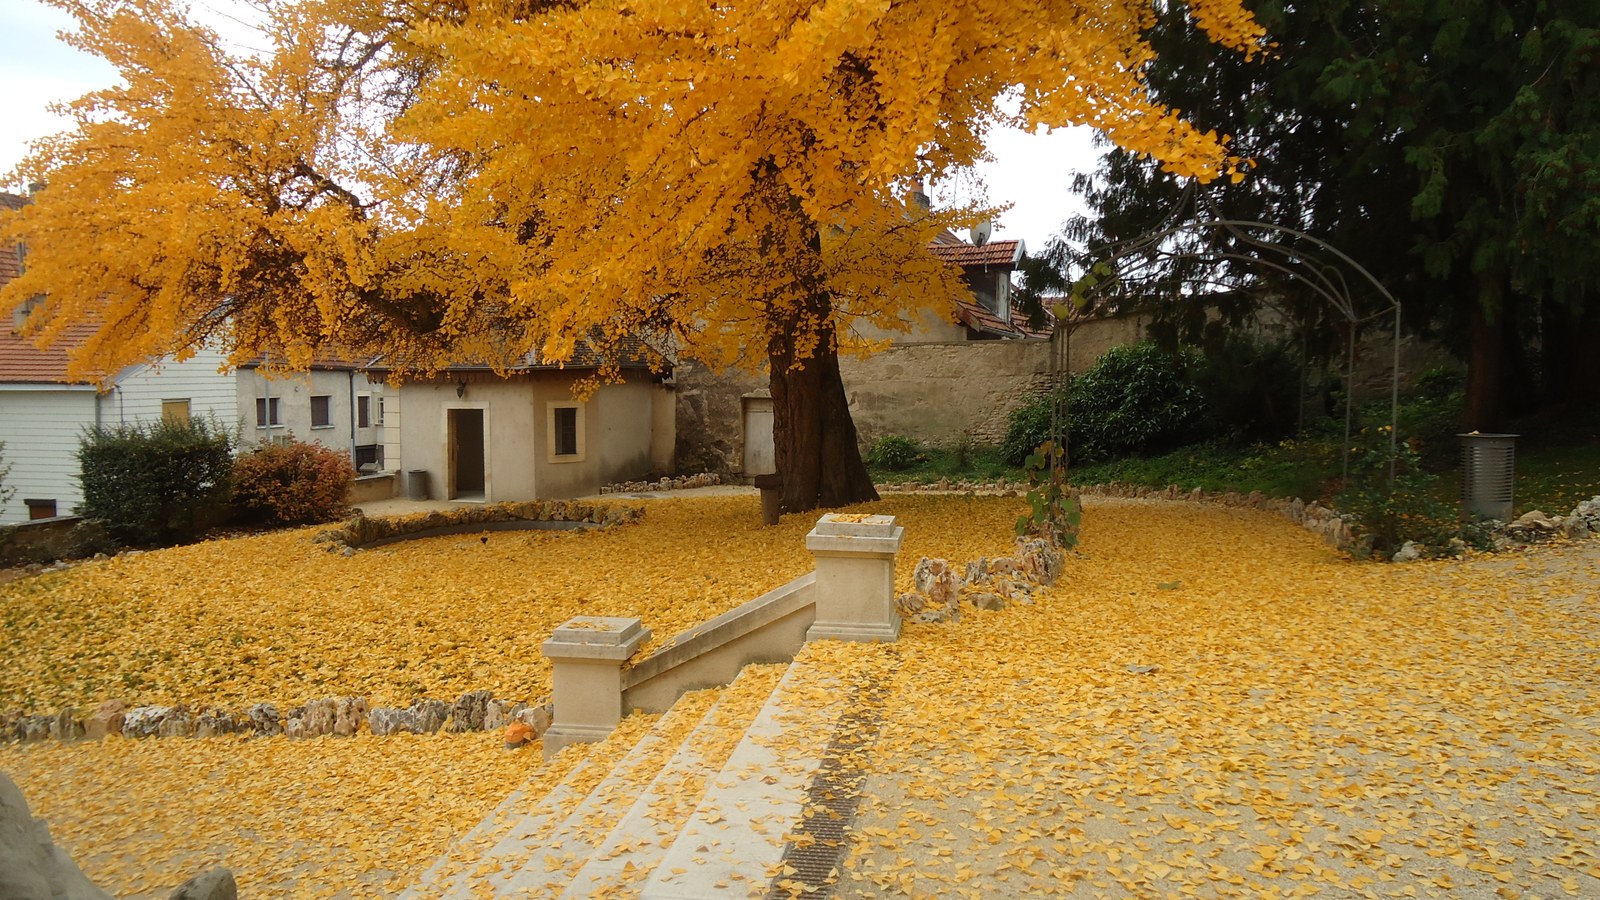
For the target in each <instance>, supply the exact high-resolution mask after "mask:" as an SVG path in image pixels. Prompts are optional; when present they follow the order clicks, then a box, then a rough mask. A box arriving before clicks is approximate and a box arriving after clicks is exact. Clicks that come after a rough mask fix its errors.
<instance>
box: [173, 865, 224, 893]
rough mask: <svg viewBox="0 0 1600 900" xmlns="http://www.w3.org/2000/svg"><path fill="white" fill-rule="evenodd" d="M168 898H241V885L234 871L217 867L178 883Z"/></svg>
mask: <svg viewBox="0 0 1600 900" xmlns="http://www.w3.org/2000/svg"><path fill="white" fill-rule="evenodd" d="M168 900H239V886H238V884H236V883H235V882H234V880H233V873H232V872H230V871H228V870H227V869H223V868H216V869H212V870H211V871H209V872H201V873H200V874H199V875H196V876H195V877H193V878H191V879H189V880H188V881H185V882H184V883H183V884H180V885H178V889H177V890H175V891H173V892H172V895H171V896H170V897H169V898H168Z"/></svg>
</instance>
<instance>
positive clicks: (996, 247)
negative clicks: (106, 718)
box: [928, 241, 1022, 267]
mask: <svg viewBox="0 0 1600 900" xmlns="http://www.w3.org/2000/svg"><path fill="white" fill-rule="evenodd" d="M928 249H929V250H932V251H933V255H934V256H937V257H939V258H940V259H942V260H944V261H945V262H948V263H954V264H956V265H958V266H962V267H970V266H1015V265H1016V264H1017V261H1018V260H1019V259H1020V258H1021V257H1022V253H1021V249H1022V242H1021V241H990V242H989V243H987V244H981V245H974V244H967V243H959V244H947V243H943V242H935V243H932V244H929V245H928Z"/></svg>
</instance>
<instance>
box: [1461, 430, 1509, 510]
mask: <svg viewBox="0 0 1600 900" xmlns="http://www.w3.org/2000/svg"><path fill="white" fill-rule="evenodd" d="M1520 436H1521V435H1515V434H1480V433H1478V432H1476V431H1475V432H1473V433H1471V434H1458V435H1456V437H1458V438H1460V439H1461V507H1462V509H1464V510H1466V511H1467V512H1469V513H1471V514H1473V515H1476V516H1482V517H1483V518H1486V519H1499V520H1500V521H1502V522H1509V521H1511V494H1512V490H1511V489H1512V484H1513V482H1515V481H1516V474H1517V438H1518V437H1520Z"/></svg>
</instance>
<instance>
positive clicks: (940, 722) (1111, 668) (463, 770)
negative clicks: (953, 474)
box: [0, 497, 1600, 897]
mask: <svg viewBox="0 0 1600 900" xmlns="http://www.w3.org/2000/svg"><path fill="white" fill-rule="evenodd" d="M752 501H753V498H748V497H746V498H732V499H717V500H705V499H675V500H670V501H660V502H656V503H651V504H650V506H649V511H648V514H647V518H646V520H645V521H644V523H642V524H640V525H637V526H633V527H631V528H627V529H619V530H617V531H614V532H608V533H605V534H590V535H572V534H559V535H554V534H539V533H523V534H495V535H491V536H490V540H489V542H488V543H487V544H483V543H480V542H479V541H478V540H477V538H476V537H467V538H442V539H434V540H431V541H425V542H418V543H416V544H409V545H397V546H396V547H394V548H390V549H389V550H380V551H373V552H369V553H364V554H359V555H357V556H355V557H350V558H345V557H339V556H335V555H330V554H325V553H323V552H322V551H321V550H318V549H315V548H311V547H309V546H308V545H307V543H306V542H307V540H308V535H307V533H304V532H301V533H290V534H285V535H275V536H268V537H262V538H254V539H245V540H239V541H233V542H228V543H225V544H218V545H208V546H204V547H195V548H186V549H182V550H174V551H166V552H164V553H154V554H147V555H145V556H140V557H135V558H133V559H124V560H120V561H117V562H114V563H107V564H100V565H96V566H86V567H82V568H80V569H78V570H75V571H73V572H70V573H65V574H63V575H60V576H54V577H52V578H50V579H45V580H35V581H30V582H24V583H22V585H20V586H18V585H12V586H7V587H5V588H0V604H3V609H4V621H5V622H6V625H5V628H6V629H7V632H6V634H5V635H4V640H5V644H4V649H0V653H5V654H7V656H6V658H5V659H4V660H3V663H4V665H3V666H0V678H3V679H5V681H4V686H3V696H5V697H6V699H7V702H8V703H15V702H16V701H17V699H19V698H31V697H34V696H36V695H37V696H41V697H45V698H47V699H45V700H44V701H42V702H41V703H40V704H39V707H40V708H54V707H55V706H57V705H60V704H61V703H63V702H73V703H77V702H80V701H79V700H77V699H75V698H76V697H78V696H79V694H76V693H74V691H73V689H72V687H71V685H72V684H73V683H74V682H75V681H78V680H80V679H84V678H88V677H94V678H97V679H100V680H101V681H116V680H118V679H120V677H121V674H122V673H123V672H128V673H130V674H139V673H140V670H139V669H138V668H136V667H125V666H123V664H121V663H116V662H114V661H115V660H117V659H118V654H117V653H105V652H101V651H103V650H104V649H105V648H112V647H114V648H118V650H119V651H123V652H125V651H126V650H127V649H129V648H132V649H139V648H141V646H142V647H145V648H147V649H148V650H149V651H150V652H149V654H148V655H146V656H144V657H141V658H142V659H144V660H146V665H147V667H148V666H154V665H155V663H156V662H159V661H160V660H161V658H162V656H161V654H163V653H171V654H172V657H171V660H172V661H170V662H169V663H168V664H167V665H166V666H165V668H161V667H157V671H155V672H152V673H150V675H149V677H150V678H151V681H150V685H149V687H148V688H145V689H144V690H143V692H137V693H130V692H117V691H101V692H99V693H97V694H94V695H93V697H92V699H98V697H99V696H101V695H105V696H112V695H118V696H123V697H125V698H126V699H129V700H134V701H139V702H149V701H154V700H159V699H190V700H191V702H211V701H213V700H216V701H224V702H231V701H232V700H233V698H238V699H239V700H241V701H242V700H245V699H262V698H278V699H281V700H298V699H303V698H305V697H308V696H318V695H322V694H332V693H365V694H369V695H372V696H373V697H374V698H376V699H379V700H382V699H384V698H391V699H402V700H405V699H409V698H410V697H411V696H414V695H415V693H426V694H429V695H432V696H440V697H446V696H450V695H452V694H453V693H454V692H457V691H459V690H464V689H467V688H469V687H491V688H494V689H495V690H496V691H497V693H499V694H501V695H507V696H521V695H532V694H535V693H539V692H542V691H543V690H544V681H543V679H544V678H545V677H546V676H545V673H544V670H543V669H542V668H541V667H540V665H539V660H538V658H537V657H538V653H537V644H538V641H539V640H540V639H541V638H542V637H543V633H544V632H545V631H547V630H548V626H549V625H553V624H555V623H557V622H559V621H561V620H562V619H564V618H565V617H566V616H568V615H570V614H572V613H575V612H588V613H596V612H601V613H630V614H638V615H642V616H643V618H645V620H646V622H647V623H648V624H650V625H651V626H652V627H654V628H655V629H656V634H657V636H658V638H664V637H665V636H666V635H669V634H671V633H673V632H674V631H676V630H678V629H680V628H683V627H687V626H688V625H690V624H693V623H696V622H699V621H702V620H703V619H704V618H707V617H709V616H710V615H712V614H714V613H715V612H719V611H721V610H722V609H724V608H726V607H727V606H729V605H732V604H733V603H736V602H738V601H740V600H743V599H746V598H748V597H749V596H753V595H754V593H755V592H758V591H760V590H763V589H765V588H767V587H770V586H772V585H774V584H777V583H780V582H782V581H783V580H785V579H787V578H789V577H791V576H792V575H794V574H798V573H799V572H800V571H802V570H804V569H805V568H807V567H808V565H809V560H808V558H807V555H806V554H805V551H804V549H803V547H802V539H803V535H804V532H805V531H806V530H807V529H808V528H809V526H810V524H811V523H810V521H809V519H808V520H800V519H799V518H798V517H789V518H788V519H786V521H785V523H784V525H782V526H780V527H778V528H775V529H761V528H760V527H759V526H758V525H757V516H756V511H755V509H754V503H753V502H752ZM871 508H872V509H873V511H880V510H882V511H888V512H892V513H894V514H896V515H898V516H900V517H901V521H902V522H903V523H904V524H905V525H906V526H907V548H906V551H905V552H904V553H903V556H902V559H901V576H902V579H904V578H905V576H906V575H907V574H908V572H909V568H910V566H911V565H912V564H913V563H914V562H915V559H916V557H917V556H919V555H922V554H930V555H944V556H949V557H951V558H954V559H957V560H965V559H968V558H971V557H973V556H976V555H980V554H983V553H993V552H995V551H997V550H1000V549H1001V548H1005V547H1007V546H1008V545H1009V543H1010V540H1009V535H1010V526H1011V522H1012V521H1013V520H1014V517H1015V516H1016V514H1017V511H1018V508H1019V501H1018V500H1016V499H1015V498H1011V499H967V498H961V497H944V498H927V497H896V498H893V499H892V500H889V501H885V503H884V504H881V505H877V506H874V507H871ZM865 509H867V508H866V507H863V511H864V510H865ZM1080 550H1081V552H1080V553H1078V554H1077V555H1075V556H1074V557H1072V558H1070V559H1069V560H1068V563H1067V575H1066V578H1065V579H1064V582H1063V584H1062V585H1060V586H1058V587H1057V588H1056V589H1055V590H1053V591H1051V592H1048V593H1046V594H1043V595H1042V596H1041V597H1040V598H1039V599H1038V601H1037V602H1036V603H1035V604H1033V605H1032V606H1012V607H1009V608H1007V609H1005V610H1002V611H999V612H977V611H973V610H970V609H969V610H967V611H966V614H965V616H964V618H963V619H962V621H961V622H960V623H959V624H953V625H908V626H907V627H906V629H905V632H904V635H903V636H902V639H901V640H900V641H899V642H898V643H897V644H896V645H894V647H893V648H892V651H891V650H885V649H884V648H881V647H866V646H860V645H856V646H853V647H851V648H835V649H832V650H830V651H829V652H834V653H840V652H843V653H847V654H856V655H862V656H863V657H864V658H867V659H869V660H870V659H871V658H872V657H871V654H884V653H889V652H892V654H893V655H892V657H890V656H884V657H882V658H881V660H880V677H881V678H882V679H883V681H884V683H885V684H886V685H887V686H888V687H889V689H890V690H889V692H888V695H887V697H886V706H885V715H886V719H885V721H884V724H883V729H882V732H881V734H880V735H879V737H878V740H877V743H876V744H875V745H874V746H873V748H872V751H871V756H870V772H869V776H868V779H867V782H866V787H865V789H866V793H867V801H866V805H865V809H864V812H863V818H862V820H861V822H860V823H859V827H858V828H857V830H856V832H855V835H856V836H855V839H854V843H853V845H852V853H851V857H850V859H849V860H848V862H847V864H846V866H845V867H844V871H843V873H842V881H843V884H842V888H843V890H842V891H841V893H842V894H843V895H845V896H863V895H876V896H897V897H899V896H914V897H922V896H961V895H970V896H984V897H995V896H1027V895H1051V894H1067V893H1076V894H1080V895H1083V896H1098V895H1111V896H1118V895H1125V896H1156V895H1161V896H1165V895H1169V894H1171V895H1176V896H1184V895H1197V896H1215V895H1222V894H1233V895H1238V896H1261V895H1268V894H1273V893H1280V894H1293V893H1318V894H1319V895H1321V896H1332V897H1343V896H1361V895H1367V894H1370V895H1374V896H1395V895H1402V894H1406V893H1408V892H1409V893H1411V894H1413V895H1420V896H1452V897H1453V896H1483V897H1492V896H1497V895H1500V896H1513V895H1527V896H1532V895H1543V896H1563V895H1569V896H1600V856H1597V853H1600V851H1596V850H1594V848H1595V847H1596V846H1600V696H1597V691H1596V687H1595V681H1596V679H1595V671H1596V660H1597V659H1600V610H1597V606H1596V595H1597V594H1600V542H1591V543H1589V544H1587V545H1577V546H1574V545H1569V546H1565V547H1555V548H1550V549H1547V550H1544V551H1540V552H1537V553H1533V554H1529V555H1526V556H1520V557H1509V558H1503V559H1487V560H1486V559H1475V560H1468V561H1465V562H1454V561H1448V562H1436V563H1425V564H1414V565H1404V566H1381V565H1373V564H1361V563H1351V562H1349V561H1346V560H1343V559H1341V558H1340V557H1338V556H1337V555H1336V554H1335V553H1333V552H1332V551H1330V550H1328V549H1327V548H1325V547H1324V546H1323V545H1322V544H1321V543H1320V542H1319V541H1318V540H1317V539H1316V538H1315V537H1314V536H1312V535H1310V534H1309V533H1307V532H1305V531H1303V530H1300V529H1296V528H1294V527H1292V526H1290V525H1288V524H1287V523H1286V522H1284V521H1283V520H1282V519H1280V518H1277V517H1275V516H1272V515H1268V514H1265V513H1259V512H1255V511H1246V510H1226V509H1220V508H1215V507H1201V506H1189V505H1185V504H1175V503H1140V502H1130V501H1121V502H1117V501H1099V502H1094V503H1092V505H1091V507H1090V509H1089V511H1088V514H1087V516H1086V519H1085V529H1084V535H1083V544H1082V545H1081V548H1080ZM646 585H654V587H653V589H651V590H645V589H644V588H645V586H646ZM85 601H95V602H96V603H98V604H100V606H99V608H97V609H96V610H95V611H94V612H93V613H88V612H83V611H82V609H81V606H82V604H83V603H84V602H85ZM136 613H137V614H136ZM424 613H425V615H424ZM369 619H376V620H377V621H370V622H369V621H367V620H369ZM385 619H389V621H384V620H385ZM24 620H26V624H25V626H23V625H19V623H22V622H23V621H24ZM419 620H422V621H426V622H430V623H431V624H432V626H433V630H432V631H429V630H427V629H426V628H425V627H421V626H417V625H415V624H413V623H415V622H416V621H419ZM547 623H548V624H547ZM244 627H249V628H250V629H252V632H251V634H252V640H253V641H256V642H258V643H260V642H267V643H269V644H275V645H277V646H279V647H280V648H281V649H279V650H276V651H273V652H272V654H269V655H268V656H267V657H265V658H264V660H265V661H264V662H263V661H258V662H257V663H244V662H242V661H241V662H238V663H236V664H235V667H236V668H238V669H240V671H238V672H225V673H224V674H225V676H226V677H223V678H220V679H214V680H213V681H211V682H209V683H208V682H206V681H204V680H202V679H201V678H197V677H191V676H188V675H186V674H185V673H188V672H191V671H194V670H196V669H197V667H196V666H194V665H192V664H189V663H182V664H179V663H177V661H179V660H184V659H187V658H189V657H186V656H185V653H186V652H187V653H193V654H196V656H197V657H202V656H204V654H202V653H200V652H199V648H203V647H207V646H210V645H211V644H213V643H215V642H216V641H217V637H216V635H217V634H218V633H223V632H221V631H220V630H221V629H225V628H244ZM395 634H398V635H401V636H402V637H403V639H400V640H397V639H395V638H393V637H392V635H395ZM319 636H320V637H319ZM19 642H20V643H22V644H24V645H26V646H23V647H20V648H19V646H18V645H19ZM450 644H454V645H455V646H453V647H452V646H449V645H450ZM369 645H370V646H369ZM190 647H193V648H195V649H192V650H189V649H186V648H190ZM29 648H31V649H29ZM808 652H816V651H808ZM74 654H78V655H77V656H76V657H75V656H74ZM397 655H398V656H399V657H401V658H405V659H408V660H409V661H410V662H409V664H408V665H407V666H406V667H404V668H401V669H398V670H396V669H392V668H389V667H387V666H386V663H387V662H388V661H389V660H390V659H391V658H392V657H395V656H397ZM74 659H75V660H76V662H77V665H78V666H79V670H78V672H77V674H75V675H74V676H72V677H63V678H56V679H47V678H45V677H44V676H43V675H42V674H39V673H43V672H46V671H49V670H52V668H53V667H57V666H62V665H65V664H66V662H65V661H70V660H74ZM108 660H110V661H108ZM279 660H281V662H275V661H279ZM319 660H325V661H328V662H330V664H331V665H330V666H329V668H328V669H327V670H326V674H325V676H324V677H325V678H327V679H328V681H327V682H326V684H328V685H331V686H329V687H324V686H322V685H316V684H314V683H313V682H312V681H311V680H310V679H308V678H307V673H308V672H316V671H318V670H317V668H316V666H315V665H314V663H315V662H316V661H319ZM18 666H27V667H30V671H32V672H34V673H35V674H32V675H19V674H18V672H17V671H15V669H16V667H18ZM1130 666H1134V667H1137V668H1140V669H1142V668H1143V667H1154V670H1153V671H1147V672H1143V673H1142V674H1141V673H1139V672H1136V671H1130V670H1129V667H1130ZM96 667H103V668H104V671H101V670H100V669H97V668H96ZM297 668H298V669H299V670H300V672H301V674H300V675H298V676H297V675H294V674H293V672H294V670H295V669H297ZM199 670H201V671H203V667H199ZM410 679H415V681H414V682H413V681H411V680H410ZM502 679H503V680H502ZM646 725H647V722H638V721H633V720H630V722H629V723H628V725H627V727H628V728H630V729H642V728H643V727H646ZM496 741H497V739H496V738H495V736H484V735H476V736H464V737H448V736H439V737H433V738H386V739H373V738H370V737H358V738H355V739H334V738H319V739H313V740H306V741H288V740H286V739H283V738H274V739H270V740H237V739H211V740H203V741H196V740H184V739H161V740H147V741H142V742H134V741H121V740H113V741H108V742H105V743H102V744H94V745H88V744H78V745H68V746H59V745H53V744H37V745H22V746H15V747H9V748H0V769H3V770H4V771H6V772H8V773H11V774H12V775H13V776H14V777H16V778H17V780H18V782H19V783H20V784H21V785H22V787H23V789H24V791H25V792H26V793H27V794H28V796H29V797H30V799H31V800H32V801H33V802H34V804H35V812H36V814H38V815H40V816H42V817H44V818H46V819H48V820H49V821H50V822H51V825H52V829H53V831H54V833H55V834H56V836H57V837H58V839H60V840H62V841H63V843H65V844H66V845H67V846H68V848H69V849H71V851H72V852H73V853H74V855H75V856H77V857H79V858H80V859H83V860H85V861H86V863H87V865H86V868H87V869H88V870H89V872H90V874H91V876H93V877H95V878H97V879H99V880H100V881H101V882H102V883H103V884H105V885H106V886H108V887H110V888H111V889H113V890H116V891H118V892H122V893H134V894H140V893H141V892H142V893H143V895H148V896H157V895H159V894H160V890H161V888H163V887H165V886H166V885H170V884H172V883H175V882H176V881H177V880H181V878H182V877H184V876H185V875H187V874H190V873H192V872H193V871H195V870H197V869H199V868H203V867H204V866H205V865H207V864H209V863H210V862H212V861H220V862H222V863H223V864H227V865H231V866H234V867H235V868H236V870H237V871H238V873H239V876H240V878H241V881H242V882H243V883H244V884H246V885H248V886H250V887H251V888H252V889H253V891H254V892H255V893H258V894H262V895H268V894H270V895H279V894H287V895H296V894H298V895H307V896H312V895H315V893H316V892H317V891H318V890H321V889H330V890H348V891H349V892H350V893H351V895H357V896H369V895H370V896H384V895H387V894H390V893H393V891H394V889H395V888H396V887H398V886H399V885H402V884H404V883H406V881H407V879H408V878H410V877H412V876H414V875H415V874H416V873H417V872H419V871H420V870H421V869H422V868H423V867H424V866H426V864H427V863H428V862H429V861H430V860H431V859H432V858H433V856H434V854H436V853H437V852H438V851H439V850H440V849H442V848H443V846H444V843H445V841H446V840H447V838H448V836H450V835H452V834H460V833H461V832H462V831H464V830H465V828H466V827H468V826H469V825H470V824H471V823H473V822H475V821H477V819H478V818H479V817H481V816H482V815H483V814H484V813H485V812H487V811H488V810H489V809H490V808H491V807H492V806H493V805H494V803H495V802H496V801H497V800H498V799H499V798H500V797H501V796H503V795H504V794H505V792H506V791H508V790H510V789H511V788H512V787H514V786H516V785H517V784H518V783H520V781H521V780H522V779H523V778H525V777H526V776H527V775H528V774H529V773H530V772H533V773H537V777H538V778H539V779H541V780H542V781H546V782H548V781H553V780H555V779H557V778H559V776H560V774H561V773H560V770H559V767H558V769H556V770H550V771H543V772H541V770H539V768H538V766H537V763H536V757H535V756H534V755H533V754H512V753H507V752H505V751H503V750H501V749H499V747H498V744H497V742H496ZM391 822H393V823H396V824H395V825H394V826H393V827H391V826H390V824H389V823H391ZM163 860H168V861H173V862H170V863H166V864H164V863H162V862H161V861H163ZM263 892H264V893H263Z"/></svg>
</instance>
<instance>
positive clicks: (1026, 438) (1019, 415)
mask: <svg viewBox="0 0 1600 900" xmlns="http://www.w3.org/2000/svg"><path fill="white" fill-rule="evenodd" d="M1066 396H1067V389H1066V387H1065V386H1062V387H1059V388H1057V389H1056V390H1054V391H1050V392H1047V393H1043V394H1038V395H1035V396H1033V397H1031V398H1029V399H1028V400H1025V401H1023V403H1022V404H1021V405H1020V406H1018V407H1017V408H1016V409H1013V410H1012V411H1011V416H1010V418H1009V419H1008V420H1007V422H1006V436H1005V439H1004V440H1002V441H1001V442H1000V456H1001V458H1003V459H1004V460H1005V461H1006V462H1008V463H1010V464H1011V465H1014V466H1020V465H1024V464H1025V463H1027V461H1028V457H1029V456H1031V455H1032V454H1033V451H1034V450H1036V449H1038V447H1039V445H1040V444H1043V443H1044V442H1045V441H1048V440H1050V439H1051V438H1052V435H1051V434H1050V410H1051V407H1052V406H1054V405H1055V404H1061V409H1062V410H1063V411H1064V410H1065V408H1066V405H1065V404H1066ZM1063 419H1064V412H1063ZM1061 427H1062V429H1063V430H1065V429H1066V423H1065V421H1063V422H1062V423H1061ZM1069 462H1070V461H1069Z"/></svg>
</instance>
